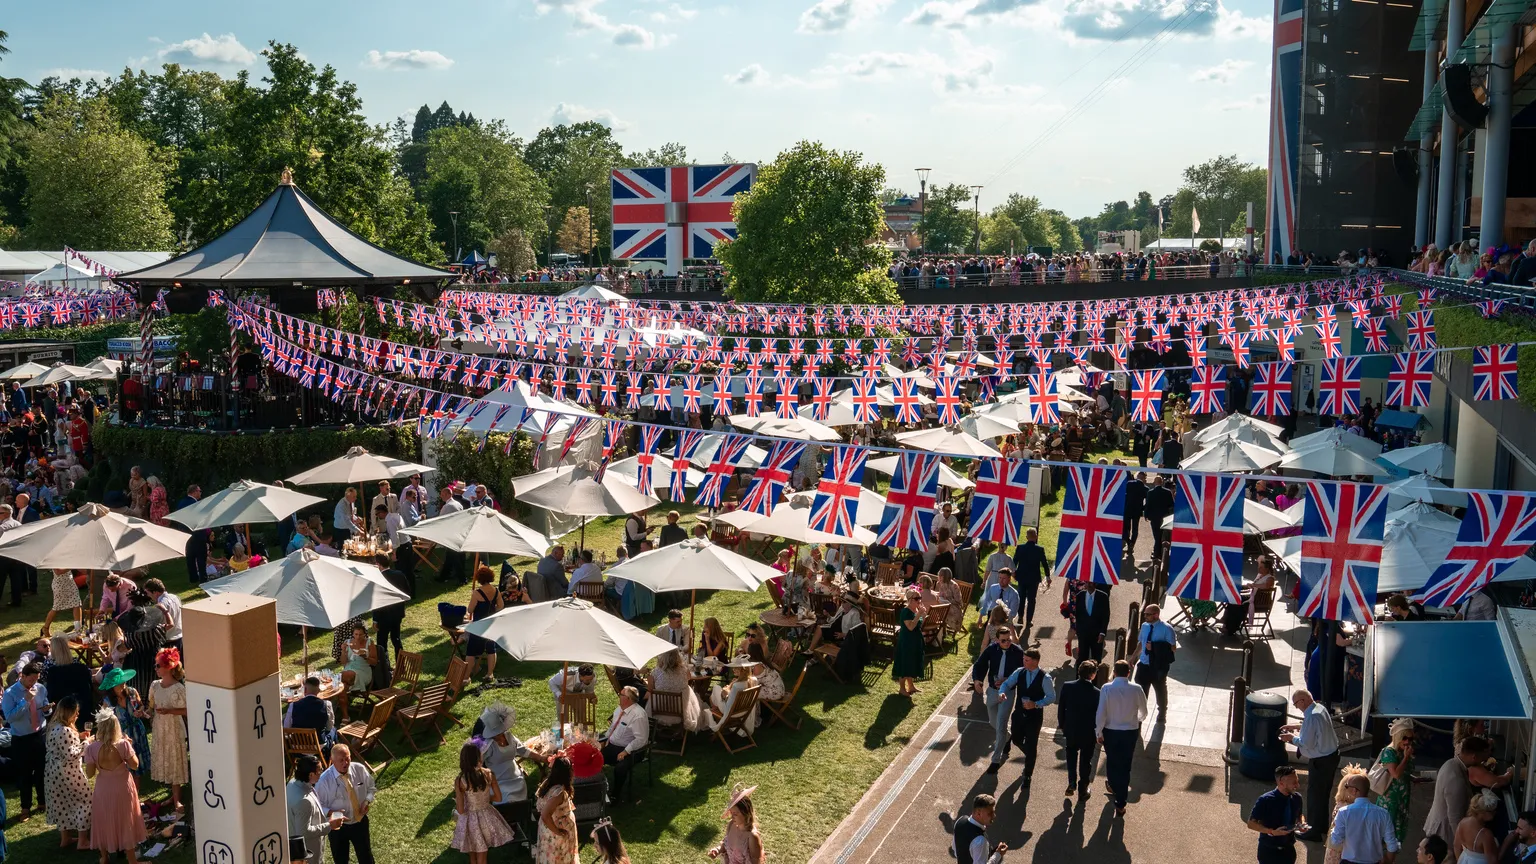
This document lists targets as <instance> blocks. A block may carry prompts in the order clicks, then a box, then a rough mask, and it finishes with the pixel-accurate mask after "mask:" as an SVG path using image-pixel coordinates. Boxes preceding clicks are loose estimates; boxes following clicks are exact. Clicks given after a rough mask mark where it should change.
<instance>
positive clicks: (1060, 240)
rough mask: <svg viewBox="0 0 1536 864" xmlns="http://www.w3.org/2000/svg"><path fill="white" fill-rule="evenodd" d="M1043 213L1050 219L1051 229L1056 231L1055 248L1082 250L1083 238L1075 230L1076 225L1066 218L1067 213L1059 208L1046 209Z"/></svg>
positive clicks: (1068, 251) (1060, 249)
mask: <svg viewBox="0 0 1536 864" xmlns="http://www.w3.org/2000/svg"><path fill="white" fill-rule="evenodd" d="M1045 215H1046V217H1047V218H1048V219H1050V220H1051V230H1053V231H1055V232H1056V250H1057V251H1059V252H1067V253H1071V252H1081V251H1083V238H1082V235H1081V234H1080V233H1079V232H1078V230H1077V225H1076V224H1074V223H1073V221H1072V220H1071V219H1069V218H1067V214H1065V213H1063V212H1061V211H1060V210H1047V211H1045Z"/></svg>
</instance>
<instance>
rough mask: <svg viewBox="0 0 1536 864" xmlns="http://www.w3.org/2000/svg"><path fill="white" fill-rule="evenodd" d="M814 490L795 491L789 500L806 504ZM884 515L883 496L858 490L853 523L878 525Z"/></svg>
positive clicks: (814, 494) (871, 490) (811, 499)
mask: <svg viewBox="0 0 1536 864" xmlns="http://www.w3.org/2000/svg"><path fill="white" fill-rule="evenodd" d="M815 498H816V493H815V492H810V491H807V492H796V493H794V494H793V495H791V496H789V500H790V501H797V502H798V501H803V502H805V504H806V505H807V506H809V505H810V503H811V502H812V501H813V500H815ZM884 516H885V496H884V495H881V494H880V493H879V492H876V491H875V490H873V489H863V488H861V489H860V490H859V507H858V510H857V511H856V512H855V513H854V517H853V524H855V525H863V526H864V527H866V528H868V527H869V526H871V525H879V524H880V519H881V518H882V517H884Z"/></svg>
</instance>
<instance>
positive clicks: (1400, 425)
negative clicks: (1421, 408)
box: [1376, 408, 1470, 716]
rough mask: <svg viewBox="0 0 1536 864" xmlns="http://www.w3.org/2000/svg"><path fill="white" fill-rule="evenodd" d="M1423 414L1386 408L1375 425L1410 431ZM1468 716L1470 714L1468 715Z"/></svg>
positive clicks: (1420, 420) (1421, 422)
mask: <svg viewBox="0 0 1536 864" xmlns="http://www.w3.org/2000/svg"><path fill="white" fill-rule="evenodd" d="M1424 422H1425V421H1424V415H1423V414H1415V413H1413V412H1412V411H1393V410H1392V409H1390V408H1389V409H1387V410H1385V411H1382V412H1381V414H1379V415H1377V417H1376V425H1377V426H1386V427H1387V428H1389V429H1402V430H1404V431H1405V432H1412V431H1414V430H1415V429H1418V428H1419V427H1420V426H1422V425H1424ZM1469 716H1470V715H1469Z"/></svg>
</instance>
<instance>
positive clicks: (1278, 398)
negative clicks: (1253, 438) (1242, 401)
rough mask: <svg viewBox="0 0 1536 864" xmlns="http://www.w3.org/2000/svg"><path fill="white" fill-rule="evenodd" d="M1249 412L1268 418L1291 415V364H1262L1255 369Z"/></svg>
mask: <svg viewBox="0 0 1536 864" xmlns="http://www.w3.org/2000/svg"><path fill="white" fill-rule="evenodd" d="M1248 410H1249V411H1251V412H1253V413H1254V414H1262V415H1264V416H1267V417H1285V416H1288V415H1289V414H1290V413H1291V364H1289V363H1260V364H1259V365H1258V366H1257V367H1255V369H1254V376H1253V401H1252V403H1251V404H1250V405H1249V407H1248Z"/></svg>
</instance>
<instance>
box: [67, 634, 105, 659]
mask: <svg viewBox="0 0 1536 864" xmlns="http://www.w3.org/2000/svg"><path fill="white" fill-rule="evenodd" d="M101 644H102V643H100V642H83V641H81V640H79V639H71V640H69V650H71V651H73V652H75V656H76V657H78V658H80V662H81V663H84V664H85V665H86V666H100V665H101V661H102V660H103V659H105V657H106V655H105V653H103V651H102V649H101Z"/></svg>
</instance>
